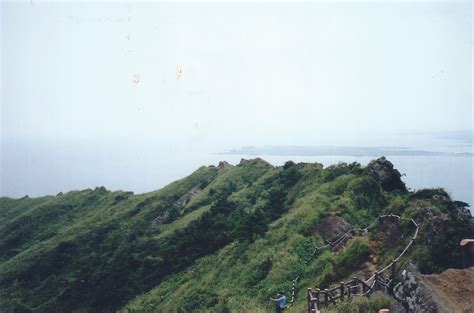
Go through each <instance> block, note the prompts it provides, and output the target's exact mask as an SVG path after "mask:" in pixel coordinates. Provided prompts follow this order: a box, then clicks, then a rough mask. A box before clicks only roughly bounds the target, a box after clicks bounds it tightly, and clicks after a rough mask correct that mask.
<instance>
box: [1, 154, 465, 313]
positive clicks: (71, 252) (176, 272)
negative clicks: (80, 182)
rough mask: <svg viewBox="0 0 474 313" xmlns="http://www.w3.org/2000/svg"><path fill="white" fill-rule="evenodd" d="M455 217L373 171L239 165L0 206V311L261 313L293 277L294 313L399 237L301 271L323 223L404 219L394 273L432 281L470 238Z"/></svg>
mask: <svg viewBox="0 0 474 313" xmlns="http://www.w3.org/2000/svg"><path fill="white" fill-rule="evenodd" d="M465 206H466V204H464V203H462V202H453V201H451V199H449V196H448V195H447V194H446V193H445V192H444V191H443V190H442V189H436V190H422V191H418V192H416V193H413V192H409V191H407V190H406V189H405V185H404V184H403V182H402V181H401V180H400V174H399V173H398V171H396V170H394V169H393V168H392V167H391V164H390V162H388V161H386V160H385V159H383V158H382V159H379V160H376V161H373V162H371V163H370V164H369V165H368V166H367V167H362V166H360V165H359V164H357V163H352V164H344V163H341V164H338V165H334V166H330V167H327V168H323V166H322V165H321V164H318V163H313V164H294V163H293V162H287V163H286V164H285V166H282V167H273V166H271V165H270V164H268V163H267V162H265V161H263V160H261V159H254V160H244V161H243V162H241V163H240V164H239V165H237V166H227V165H226V164H222V166H219V167H214V166H209V167H201V168H200V169H198V170H197V171H196V172H194V173H193V174H191V175H190V176H188V177H186V178H184V179H182V180H179V181H177V182H174V183H172V184H170V185H168V186H166V187H164V188H163V189H160V190H158V191H156V192H151V193H147V194H141V195H133V194H132V193H130V192H123V191H117V192H110V191H108V190H106V189H105V188H104V187H99V188H96V189H94V190H91V189H89V190H83V191H73V192H69V193H66V194H60V195H58V196H55V197H53V196H48V197H41V198H36V199H30V198H22V199H10V198H0V311H1V312H113V311H116V310H122V311H124V312H127V311H143V312H150V311H156V312H189V311H193V312H194V311H203V312H207V311H210V312H229V311H230V312H246V311H247V312H258V311H262V312H264V311H268V310H270V309H271V308H272V304H271V303H269V301H268V297H269V296H273V295H274V294H275V292H276V291H278V290H281V289H284V290H286V291H287V292H289V291H290V288H291V280H292V279H293V278H295V276H297V275H300V277H301V278H300V280H299V281H298V286H297V287H298V288H299V289H301V290H303V291H301V292H299V293H298V297H297V301H296V302H295V305H294V306H293V307H292V310H295V311H298V310H301V309H302V308H303V307H304V305H305V301H304V298H305V293H304V290H305V289H306V288H307V287H315V286H329V285H330V284H331V283H334V282H338V281H340V280H341V279H344V278H346V277H351V275H353V274H354V272H357V271H358V270H359V269H360V266H361V265H363V264H364V263H365V262H366V261H367V258H368V256H369V254H372V255H375V256H376V258H377V260H378V264H379V265H384V264H386V263H388V262H389V261H390V260H391V258H392V257H393V256H394V255H396V253H397V252H399V251H398V249H399V247H400V246H401V245H402V244H403V243H404V242H406V240H408V237H407V236H408V235H406V234H410V230H409V229H408V228H409V226H407V225H400V226H399V228H400V230H401V232H400V233H401V234H402V235H401V236H399V238H396V240H395V242H394V239H393V238H391V237H394V236H389V235H387V232H386V228H384V227H386V225H385V226H383V227H382V226H380V227H374V228H373V229H371V237H370V243H369V242H367V241H364V240H359V239H354V240H352V241H351V242H349V243H348V246H347V247H346V248H345V249H344V250H343V251H341V252H340V253H339V254H337V255H335V254H332V253H330V252H329V251H323V252H321V253H318V254H317V255H315V256H314V258H313V259H312V260H311V262H310V263H309V264H308V265H307V266H305V262H304V261H305V260H306V259H307V257H308V254H309V253H310V252H311V251H312V248H313V247H314V246H316V245H321V244H322V243H323V239H322V237H321V234H319V233H317V232H316V231H315V230H316V229H317V227H318V225H320V223H321V220H323V219H324V218H326V217H328V216H333V215H337V216H340V217H342V218H343V219H344V220H345V221H347V222H348V223H350V224H352V225H353V226H361V225H367V224H370V223H372V222H374V221H375V220H376V217H377V216H378V215H379V214H381V213H395V214H399V215H402V216H405V217H410V218H415V219H417V221H420V222H421V223H422V227H421V232H420V240H419V241H417V243H416V245H415V246H414V247H413V249H412V250H411V251H410V253H409V254H408V256H407V257H406V259H407V260H408V259H410V260H412V261H415V262H417V263H418V264H419V266H420V268H421V270H422V271H424V272H438V271H441V270H443V269H446V268H449V267H458V266H460V256H459V250H458V247H457V245H458V243H459V240H460V239H461V238H463V237H469V236H473V233H474V231H473V227H472V223H471V221H470V214H469V213H468V211H466V209H465ZM378 243H386V244H378ZM374 245H375V246H376V247H375V248H374Z"/></svg>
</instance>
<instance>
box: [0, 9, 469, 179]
mask: <svg viewBox="0 0 474 313" xmlns="http://www.w3.org/2000/svg"><path fill="white" fill-rule="evenodd" d="M471 13H472V8H471V3H470V1H467V2H422V3H420V2H418V3H415V2H411V3H409V2H383V3H374V2H364V3H356V2H354V3H350V2H341V3H333V2H332V1H331V2H318V3H299V4H284V3H253V4H248V3H235V4H228V3H227V4H218V3H208V4H185V3H178V4H158V3H154V4H144V3H139V4H133V3H132V2H130V3H118V2H116V3H105V2H104V3H101V2H93V3H88V4H78V3H76V4H73V3H67V2H55V3H45V2H42V1H28V2H22V3H20V4H18V3H15V4H14V3H9V2H1V36H2V38H1V53H2V56H1V60H2V63H1V66H2V68H1V74H2V78H1V83H2V84H1V87H2V90H1V108H2V111H1V114H2V116H1V122H2V126H1V132H2V134H1V135H2V150H3V152H2V155H3V157H5V155H10V158H12V156H11V155H12V153H13V152H12V151H9V150H8V149H10V150H11V149H15V148H14V147H15V145H17V144H19V143H20V142H21V143H23V144H25V145H26V146H25V148H24V149H25V151H26V152H25V153H26V154H28V149H36V148H35V147H33V146H34V145H36V144H38V143H39V142H47V143H48V145H56V144H57V145H59V144H64V143H74V144H76V143H77V145H83V146H88V147H97V146H100V145H103V146H106V145H109V144H110V145H114V144H115V145H121V147H122V149H126V147H130V149H132V147H133V146H134V145H136V144H137V143H138V142H143V143H148V144H152V145H154V146H160V147H168V148H170V149H171V147H181V148H180V149H181V151H187V150H186V149H188V147H190V146H193V147H196V146H198V147H200V148H203V149H208V150H209V151H211V150H212V151H222V150H225V149H229V148H233V147H240V146H242V145H262V144H273V145H277V144H299V145H313V144H327V143H335V144H346V145H347V144H351V143H352V144H360V143H364V144H370V140H368V139H367V138H369V137H370V136H378V137H379V138H384V136H388V134H392V133H400V132H426V131H440V130H441V131H445V130H471V129H472V121H473V112H472V64H471V63H472V62H471V57H472V49H471V48H472V38H471V37H472V36H471V35H472V26H471V25H472V24H471V22H472V20H471ZM369 134H371V135H369ZM33 143H34V144H33ZM28 145H30V148H28V147H27V146H28ZM124 147H125V148H124ZM94 149H98V150H96V152H97V153H98V155H101V153H102V156H101V158H113V155H111V154H110V153H106V152H104V151H105V150H104V151H102V150H101V149H100V148H94ZM104 149H105V148H104ZM36 152H37V151H36ZM144 153H146V152H144ZM46 154H47V153H46ZM2 164H3V165H2V167H5V166H6V165H5V163H2ZM16 166H21V164H20V163H19V164H16ZM3 170H4V171H5V168H3ZM12 175H13V174H12ZM3 180H4V184H5V178H4V177H3Z"/></svg>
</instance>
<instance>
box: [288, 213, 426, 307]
mask: <svg viewBox="0 0 474 313" xmlns="http://www.w3.org/2000/svg"><path fill="white" fill-rule="evenodd" d="M382 218H396V219H398V220H406V219H404V218H402V217H400V216H398V215H394V214H389V215H381V216H379V217H378V219H377V222H379V221H380V219H382ZM411 222H412V224H413V225H414V227H415V233H414V235H413V237H412V238H411V240H410V242H409V243H408V244H407V245H406V246H405V248H404V249H403V251H402V252H401V253H400V254H399V255H398V257H397V258H396V259H394V260H392V262H390V263H389V264H388V265H387V266H385V267H384V268H382V269H381V270H379V271H376V272H374V274H373V275H372V276H371V277H370V278H369V279H367V280H362V279H359V278H357V277H354V278H353V279H351V280H349V281H347V282H341V283H340V284H339V285H336V286H334V287H332V288H329V289H319V288H318V289H316V290H314V291H313V290H312V289H311V288H308V291H307V301H308V310H307V312H308V313H313V312H318V311H319V309H320V308H321V307H322V306H324V305H329V304H336V303H337V301H341V300H344V299H350V298H351V297H355V296H368V295H370V294H372V293H373V292H375V291H377V290H385V288H387V287H388V285H389V284H390V282H391V281H392V279H393V278H394V277H395V275H396V272H397V262H398V261H399V260H400V258H401V257H402V256H403V255H404V254H405V253H406V252H407V250H408V249H409V248H410V247H411V245H412V244H413V242H414V241H415V239H416V237H417V235H418V230H419V226H418V224H417V223H416V222H415V221H414V220H413V219H411ZM366 229H367V228H366ZM366 229H365V230H366ZM336 241H337V240H336ZM337 245H339V243H337ZM293 287H294V284H293ZM292 296H293V297H294V294H292Z"/></svg>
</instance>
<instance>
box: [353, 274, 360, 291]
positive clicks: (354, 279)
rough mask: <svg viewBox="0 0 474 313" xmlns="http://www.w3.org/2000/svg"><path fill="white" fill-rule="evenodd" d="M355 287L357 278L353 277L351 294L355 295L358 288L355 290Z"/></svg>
mask: <svg viewBox="0 0 474 313" xmlns="http://www.w3.org/2000/svg"><path fill="white" fill-rule="evenodd" d="M356 286H357V277H354V278H353V280H352V287H353V288H352V294H356V293H357V291H359V290H358V288H357V289H356V288H355V287H356ZM354 290H355V292H354Z"/></svg>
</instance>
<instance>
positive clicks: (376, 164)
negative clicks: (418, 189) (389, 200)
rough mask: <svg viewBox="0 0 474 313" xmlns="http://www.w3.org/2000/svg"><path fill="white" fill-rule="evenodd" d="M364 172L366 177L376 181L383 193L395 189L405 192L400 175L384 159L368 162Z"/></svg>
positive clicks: (390, 163)
mask: <svg viewBox="0 0 474 313" xmlns="http://www.w3.org/2000/svg"><path fill="white" fill-rule="evenodd" d="M365 171H366V174H367V175H369V176H372V177H373V178H374V179H375V180H377V181H378V182H379V183H380V185H381V186H382V188H383V190H385V191H393V190H396V189H398V190H401V191H407V189H406V186H405V183H404V182H403V181H402V180H401V177H402V175H401V174H400V172H399V171H398V170H397V169H394V168H393V164H392V162H390V161H389V160H387V159H386V158H385V157H381V158H378V159H377V160H374V161H372V162H370V163H369V164H368V165H367V167H366V169H365Z"/></svg>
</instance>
